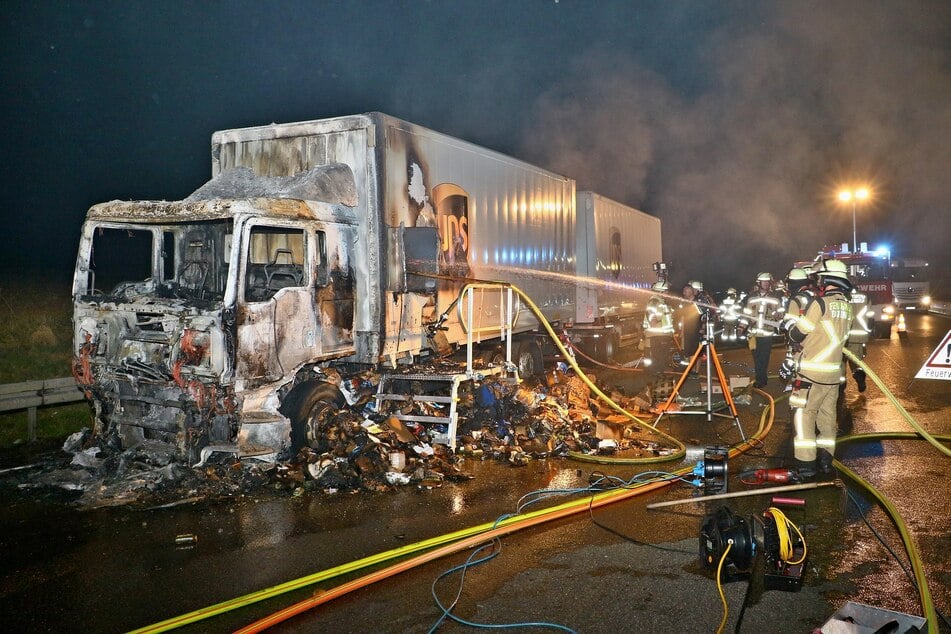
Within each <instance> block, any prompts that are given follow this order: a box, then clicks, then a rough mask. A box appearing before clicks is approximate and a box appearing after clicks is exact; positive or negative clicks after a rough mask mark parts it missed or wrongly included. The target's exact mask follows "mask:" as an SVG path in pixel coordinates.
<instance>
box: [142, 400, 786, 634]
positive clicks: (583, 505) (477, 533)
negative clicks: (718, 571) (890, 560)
mask: <svg viewBox="0 0 951 634" xmlns="http://www.w3.org/2000/svg"><path fill="white" fill-rule="evenodd" d="M757 392H759V393H760V394H761V395H763V396H764V397H765V398H766V399H767V401H768V404H767V407H766V408H764V409H763V413H762V415H761V416H760V421H759V427H758V429H757V430H756V433H754V434H753V435H751V436H750V438H748V439H747V440H746V441H745V442H743V443H740V444H739V445H736V446H734V447H732V448H731V450H730V457H734V456H736V455H739V454H741V453H743V452H745V451H748V450H749V449H752V448H754V447H758V446H760V443H761V441H762V439H763V438H764V437H765V436H766V435H767V434H768V433H769V431H770V429H771V428H772V425H773V420H774V418H775V411H776V407H775V402H774V401H773V399H772V397H771V396H770V395H769V394H768V393H766V392H763V391H761V390H757ZM692 469H693V467H691V466H688V467H684V468H682V469H680V470H678V471H674V472H672V473H673V474H674V475H678V476H682V475H688V474H689V473H691V471H692ZM674 482H677V480H664V481H654V482H644V483H641V484H637V485H633V486H631V487H626V488H622V489H615V490H612V491H606V492H604V493H598V494H596V495H594V496H591V497H590V498H585V499H580V500H573V501H570V502H564V503H562V504H559V505H557V506H554V507H550V508H546V509H541V510H538V511H533V512H531V513H524V514H521V515H518V516H515V517H510V518H508V519H505V520H502V521H501V522H487V523H484V524H479V525H476V526H472V527H469V528H465V529H462V530H459V531H455V532H452V533H446V534H444V535H440V536H437V537H433V538H430V539H426V540H422V541H419V542H416V543H413V544H407V545H405V546H401V547H399V548H394V549H391V550H387V551H384V552H381V553H377V554H376V555H370V556H369V557H363V558H361V559H357V560H354V561H351V562H349V563H346V564H342V565H340V566H336V567H334V568H330V569H327V570H323V571H319V572H316V573H313V574H311V575H307V576H304V577H300V578H298V579H293V580H291V581H287V582H284V583H281V584H278V585H276V586H271V587H270V588H265V589H263V590H258V591H256V592H252V593H249V594H245V595H243V596H240V597H236V598H233V599H229V600H227V601H222V602H220V603H216V604H214V605H210V606H206V607H204V608H200V609H198V610H194V611H192V612H188V613H186V614H182V615H179V616H176V617H172V618H170V619H166V620H164V621H160V622H157V623H153V624H152V625H148V626H145V627H142V628H139V629H136V630H133V634H138V633H145V632H166V631H168V630H172V629H176V628H179V627H183V626H185V625H190V624H192V623H197V622H199V621H202V620H204V619H207V618H210V617H213V616H217V615H219V614H224V613H226V612H230V611H232V610H236V609H238V608H243V607H247V606H249V605H252V604H254V603H258V602H260V601H265V600H267V599H272V598H274V597H277V596H280V595H282V594H285V593H287V592H292V591H294V590H299V589H301V588H305V587H308V586H311V585H313V584H316V583H320V582H323V581H328V580H330V579H334V578H337V577H340V576H342V575H346V574H350V573H353V572H356V571H358V570H363V569H366V568H369V567H372V566H379V565H382V564H385V563H387V562H391V561H395V560H397V559H400V558H403V557H407V556H408V555H413V554H416V553H424V554H423V555H420V556H419V557H417V558H414V559H413V560H411V561H414V562H416V563H415V565H419V564H422V563H424V560H425V561H429V560H431V559H432V558H433V557H432V556H427V555H430V554H433V555H435V556H439V557H441V556H444V555H449V554H452V553H455V552H458V551H460V550H464V549H465V548H469V547H471V542H472V541H473V538H478V539H476V540H475V543H482V542H484V541H485V540H487V539H490V538H491V537H492V536H495V535H504V534H508V533H514V532H516V531H518V530H521V529H523V528H529V527H530V526H534V525H537V524H540V523H542V522H546V521H552V520H556V519H560V518H562V517H566V516H569V515H573V514H577V513H581V512H586V511H587V510H588V509H589V508H598V507H600V506H604V505H607V504H611V503H614V502H620V501H623V500H626V499H628V498H631V497H634V496H637V495H642V494H645V493H649V492H651V491H654V490H656V489H659V488H661V487H665V486H669V485H670V484H672V483H674ZM434 549H436V550H434ZM424 551H433V553H425V552H424ZM407 563H409V562H400V563H398V564H394V565H391V566H389V567H387V568H385V569H384V570H383V571H377V572H376V573H373V574H372V575H368V576H367V577H368V583H372V582H375V581H379V580H380V579H383V578H386V577H387V576H391V575H393V574H396V573H398V572H402V571H403V570H406V569H408V567H407V565H406V564H407ZM369 577H372V579H369ZM363 585H366V584H362V585H361V583H360V580H359V579H358V580H355V581H351V582H349V583H347V584H344V585H343V586H339V587H338V588H335V589H332V590H329V591H327V592H326V593H321V594H319V595H317V596H316V597H314V598H313V600H309V607H315V606H316V605H318V604H319V603H318V602H324V601H329V600H331V599H333V598H336V597H337V596H342V595H343V594H346V593H347V592H351V591H353V590H355V589H357V588H358V587H363ZM325 595H326V597H325V599H324V600H323V601H322V600H321V599H320V597H324V596H325ZM293 608H294V606H291V607H290V608H287V609H286V610H282V611H281V613H280V614H281V615H284V616H285V618H289V617H290V616H291V615H292V614H294V613H297V612H294V611H293ZM268 618H270V617H268ZM277 622H279V621H274V622H273V623H270V622H269V623H270V625H273V624H276V623H277Z"/></svg>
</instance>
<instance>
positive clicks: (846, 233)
mask: <svg viewBox="0 0 951 634" xmlns="http://www.w3.org/2000/svg"><path fill="white" fill-rule="evenodd" d="M949 35H951V5H948V4H947V3H939V2H936V3H891V2H864V1H863V2H834V3H829V2H812V3H809V2H795V3H778V4H775V5H769V7H768V9H762V8H761V10H760V11H758V12H756V13H754V14H753V15H750V14H748V13H741V12H737V17H736V18H733V19H730V20H727V21H726V22H725V23H723V24H722V25H721V26H720V27H719V28H718V29H717V30H715V31H713V32H711V33H708V34H707V35H706V37H705V39H704V41H703V42H702V43H701V46H700V52H701V54H700V55H699V56H698V57H697V59H696V60H695V61H696V63H698V64H701V65H702V68H701V70H702V71H703V75H704V77H705V85H704V86H703V87H702V88H700V89H699V90H696V91H694V92H692V93H690V94H686V95H685V94H683V93H682V91H678V90H677V88H676V87H675V86H672V85H670V84H668V83H667V82H665V81H664V80H663V79H661V78H660V77H658V76H656V75H655V74H654V73H653V72H652V71H651V70H649V69H647V68H644V67H642V66H640V65H638V64H637V63H636V62H634V61H633V60H632V59H630V58H629V57H626V56H624V55H623V54H618V53H612V52H608V51H604V50H601V51H593V52H591V51H589V52H587V53H585V54H584V55H583V56H581V57H580V58H579V59H576V60H575V61H574V63H573V65H572V66H571V69H570V71H569V74H568V76H567V77H566V78H565V80H564V81H563V82H561V83H559V84H558V85H556V86H554V87H553V88H551V89H550V90H548V91H547V92H546V93H545V94H544V95H542V96H541V97H540V98H539V99H538V100H537V102H536V105H535V116H534V117H533V120H534V122H535V123H534V125H533V126H532V128H531V129H530V130H529V131H528V132H527V134H526V135H525V137H524V138H525V141H524V143H523V147H524V153H525V154H526V155H527V157H528V158H529V159H530V160H536V161H539V162H542V163H544V164H547V165H549V166H550V167H552V168H553V169H555V170H557V171H560V172H564V173H566V174H570V175H572V176H575V177H576V178H578V180H579V187H580V188H582V189H594V190H596V191H599V192H601V193H604V194H605V195H608V196H611V197H613V198H617V199H619V200H621V201H624V202H627V203H629V204H633V205H634V206H637V207H640V208H642V209H645V210H647V211H650V212H651V213H654V214H656V215H658V216H660V217H661V218H662V219H663V222H664V233H665V240H664V242H665V244H664V246H665V258H666V259H668V260H670V261H671V262H673V263H674V267H675V271H676V272H677V273H679V274H680V276H681V277H682V278H687V277H700V276H706V279H707V280H708V281H709V282H710V283H713V284H715V285H718V286H719V287H723V286H726V285H745V284H747V283H749V282H751V281H752V279H753V277H754V276H755V274H756V272H757V271H759V270H770V271H772V272H773V273H774V275H781V274H784V273H785V271H786V270H787V269H788V267H789V265H790V263H791V262H792V261H793V260H795V259H804V258H809V257H811V256H812V255H814V254H815V252H816V251H817V250H818V248H819V247H821V246H822V245H824V244H830V243H838V242H851V238H852V231H851V229H852V227H851V219H852V216H851V209H850V208H843V207H842V206H841V205H840V204H838V203H837V201H836V200H835V192H836V188H837V187H838V186H840V185H841V184H843V183H845V182H847V181H849V180H850V179H852V180H861V181H868V182H871V183H872V184H873V186H874V191H875V200H874V201H873V202H872V203H871V204H870V205H869V206H868V208H859V210H858V218H859V220H858V227H859V231H858V232H859V240H860V241H868V242H870V243H875V244H877V243H878V242H879V241H885V242H889V243H890V244H892V245H893V249H894V250H896V251H897V252H899V253H904V254H909V255H910V254H923V255H926V256H928V257H930V258H931V259H932V260H933V263H934V265H935V268H936V269H937V270H939V271H940V270H944V269H946V268H947V263H948V261H947V255H946V254H947V252H948V247H947V239H948V238H947V236H948V226H949V224H951V223H949V221H948V207H949V205H951V200H949V199H948V196H949V191H948V183H947V172H948V169H949V167H951V64H949V59H948V57H947V48H946V46H945V45H946V43H947V41H948V37H949ZM942 42H943V44H942ZM929 228H930V229H929ZM698 252H702V253H704V254H706V261H705V262H702V263H701V262H699V261H698V258H697V254H698ZM678 263H693V264H694V266H702V267H703V268H702V269H701V270H687V267H686V266H685V265H679V266H678Z"/></svg>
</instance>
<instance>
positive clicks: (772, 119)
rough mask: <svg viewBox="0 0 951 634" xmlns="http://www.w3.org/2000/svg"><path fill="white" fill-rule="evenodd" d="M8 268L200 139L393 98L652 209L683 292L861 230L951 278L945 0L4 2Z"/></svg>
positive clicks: (61, 257) (59, 252) (199, 147)
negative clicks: (845, 193)
mask: <svg viewBox="0 0 951 634" xmlns="http://www.w3.org/2000/svg"><path fill="white" fill-rule="evenodd" d="M0 24H2V32H0V73H2V82H0V86H2V95H0V96H2V106H0V113H2V114H0V116H2V118H3V126H2V130H3V135H2V144H3V145H2V150H3V161H2V163H0V174H2V179H3V186H2V189H0V195H2V200H0V217H2V218H3V220H4V227H3V229H2V230H0V283H2V282H3V281H4V280H7V281H9V280H10V278H11V276H12V275H13V274H15V273H17V272H22V271H30V272H31V273H33V274H34V276H44V277H46V278H47V279H49V280H52V281H63V280H66V279H67V278H68V277H69V275H70V271H71V268H72V265H73V260H74V258H75V252H76V245H77V242H78V233H79V227H80V224H81V222H82V219H83V216H84V214H85V212H86V210H87V208H88V207H89V206H90V205H92V204H94V203H96V202H102V201H106V200H112V199H117V198H118V199H169V200H171V199H180V198H183V197H185V196H187V195H188V194H189V193H190V192H192V191H193V190H195V189H196V188H198V187H199V186H200V185H201V184H202V183H203V182H205V181H206V180H207V179H208V177H209V175H210V165H211V160H210V155H209V147H210V138H211V133H212V132H213V131H214V130H219V129H227V128H235V127H243V126H251V125H262V124H267V123H271V122H289V121H299V120H307V119H319V118H324V117H330V116H337V115H344V114H352V113H358V112H368V111H373V110H379V111H383V112H386V113H389V114H392V115H395V116H397V117H400V118H403V119H407V120H409V121H412V122H415V123H419V124H422V125H425V126H427V127H430V128H433V129H436V130H439V131H441V132H445V133H448V134H451V135H454V136H458V137H462V138H464V139H467V140H470V141H473V142H476V143H479V144H481V145H485V146H487V147H490V148H492V149H495V150H499V151H501V152H504V153H507V154H511V155H513V156H516V157H518V158H521V159H524V160H527V161H530V162H532V163H535V164H537V165H540V166H542V167H545V168H548V169H551V170H554V171H556V172H559V173H563V174H566V175H568V176H571V177H572V178H575V179H577V180H578V185H579V189H592V190H595V191H597V192H599V193H601V194H604V195H606V196H609V197H612V198H615V199H617V200H620V201H622V202H625V203H627V204H630V205H632V206H635V207H638V208H639V209H642V210H644V211H647V212H648V213H652V214H654V215H657V216H659V217H660V218H661V219H662V221H663V230H664V251H665V256H666V259H667V260H668V261H669V262H671V266H672V271H673V277H674V280H675V282H676V281H679V280H684V279H686V278H688V277H691V278H692V277H698V278H701V279H704V280H705V281H706V282H707V284H708V286H710V287H713V288H723V287H724V286H727V285H735V286H746V285H748V284H750V283H751V282H752V280H753V278H754V277H755V275H756V273H757V272H758V271H760V270H771V271H772V272H773V273H774V274H775V275H780V274H784V273H785V271H786V270H787V269H788V267H789V263H790V262H791V261H792V260H793V259H803V258H809V257H811V256H813V255H814V254H815V252H816V251H817V250H818V248H819V247H820V246H822V245H823V244H826V243H834V242H851V236H852V215H851V208H844V207H842V206H841V204H840V203H838V202H837V201H836V199H835V192H836V189H837V187H838V186H839V185H840V184H842V183H846V182H856V183H857V182H860V181H861V182H868V183H870V184H871V185H872V187H873V191H874V200H873V201H872V202H871V203H870V204H868V205H866V206H862V207H860V208H859V210H858V233H859V240H860V241H863V240H864V241H868V242H869V243H870V244H872V245H873V246H874V245H878V244H880V243H888V244H890V245H891V246H892V250H893V252H896V253H898V254H906V255H924V256H925V257H928V258H930V259H931V260H932V265H933V267H935V269H938V270H940V271H945V272H946V271H947V269H948V268H949V267H948V252H949V249H948V246H947V242H948V240H949V236H951V231H949V227H951V213H949V206H951V56H949V53H951V2H947V0H935V1H909V0H897V1H894V2H885V1H878V0H856V1H838V0H832V1H829V0H822V1H816V2H801V1H789V2H775V3H773V2H726V1H718V2H693V1H683V2H680V1H670V0H668V1H664V2H657V1H650V2H647V1H643V2H635V1H621V2H609V1H602V2H578V1H573V0H561V1H559V2H554V1H552V0H520V1H513V0H506V1H503V2H494V1H486V0H481V1H466V2H424V1H415V0H414V1H407V2H395V1H388V2H357V1H351V2H261V1H231V2H211V1H209V2H174V1H168V2H154V1H150V2H132V1H128V0H125V1H122V2H67V1H65V0H60V1H57V2H19V1H11V0H7V1H5V2H2V3H0Z"/></svg>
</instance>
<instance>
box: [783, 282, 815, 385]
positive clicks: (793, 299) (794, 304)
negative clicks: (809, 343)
mask: <svg viewBox="0 0 951 634" xmlns="http://www.w3.org/2000/svg"><path fill="white" fill-rule="evenodd" d="M814 286H815V284H814V282H813V279H812V278H811V277H809V274H808V273H806V270H805V269H803V268H800V267H798V266H794V267H793V268H791V269H790V270H789V273H787V274H786V288H787V289H788V290H789V302H788V303H787V304H786V310H785V314H784V315H783V325H782V329H783V332H785V333H787V335H788V332H789V329H790V328H792V327H793V326H794V325H795V324H796V322H797V321H798V320H799V317H800V316H802V315H804V314H806V308H808V307H809V302H810V301H812V298H813V297H815V296H816V291H815V288H814ZM801 351H802V347H801V346H800V345H799V344H798V343H795V342H793V341H791V340H789V339H788V337H787V340H786V358H785V359H783V363H782V365H780V366H779V378H780V379H782V380H783V381H785V382H787V383H788V384H787V385H786V391H789V390H791V389H792V379H793V378H795V375H796V360H797V359H798V357H799V353H800V352H801Z"/></svg>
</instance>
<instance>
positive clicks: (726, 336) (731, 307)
mask: <svg viewBox="0 0 951 634" xmlns="http://www.w3.org/2000/svg"><path fill="white" fill-rule="evenodd" d="M719 312H720V323H721V324H722V325H723V328H722V329H721V330H720V339H722V340H723V341H736V340H737V338H738V334H737V332H738V330H739V319H740V303H739V300H738V299H737V297H736V289H735V288H728V289H726V296H725V297H724V298H723V301H722V302H721V303H720V308H719Z"/></svg>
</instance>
